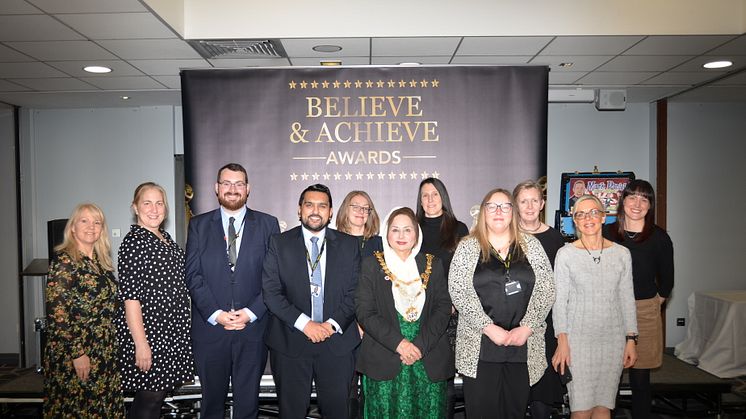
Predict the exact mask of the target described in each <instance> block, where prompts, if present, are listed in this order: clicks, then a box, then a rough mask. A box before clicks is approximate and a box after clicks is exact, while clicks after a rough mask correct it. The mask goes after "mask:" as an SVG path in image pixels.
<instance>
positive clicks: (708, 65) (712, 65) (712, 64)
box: [702, 60, 733, 68]
mask: <svg viewBox="0 0 746 419" xmlns="http://www.w3.org/2000/svg"><path fill="white" fill-rule="evenodd" d="M732 65H733V62H732V61H727V60H723V61H710V62H709V63H705V65H703V66H702V67H704V68H726V67H730V66H732Z"/></svg>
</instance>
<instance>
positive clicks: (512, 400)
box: [464, 360, 531, 419]
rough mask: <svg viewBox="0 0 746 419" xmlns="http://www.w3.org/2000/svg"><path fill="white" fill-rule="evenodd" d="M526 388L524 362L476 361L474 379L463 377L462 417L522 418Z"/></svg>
mask: <svg viewBox="0 0 746 419" xmlns="http://www.w3.org/2000/svg"><path fill="white" fill-rule="evenodd" d="M530 388H531V387H530V385H529V379H528V366H527V365H526V364H524V363H512V362H484V361H482V360H480V361H479V364H478V365H477V378H471V377H466V376H465V377H464V404H465V407H466V416H467V417H468V418H469V419H479V418H504V419H523V418H525V417H526V406H527V405H528V395H529V390H530Z"/></svg>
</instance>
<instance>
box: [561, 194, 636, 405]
mask: <svg viewBox="0 0 746 419" xmlns="http://www.w3.org/2000/svg"><path fill="white" fill-rule="evenodd" d="M605 219H606V214H605V212H604V207H603V205H602V204H601V201H599V200H598V198H596V197H595V196H593V195H583V196H582V197H580V198H579V199H578V201H577V202H576V203H575V207H573V220H574V222H575V229H576V231H577V232H578V236H579V237H580V239H579V240H576V241H575V242H573V243H569V244H566V245H565V246H564V247H563V248H561V249H560V250H559V252H557V258H556V259H555V262H554V269H555V281H556V285H555V286H556V293H557V299H556V302H555V304H554V309H553V320H554V329H555V333H556V335H557V340H558V345H557V351H556V352H555V354H554V356H553V357H552V366H554V369H555V370H557V371H559V372H560V374H564V371H565V369H566V368H568V367H569V368H570V369H571V371H572V377H573V380H572V381H571V382H570V383H569V384H568V385H567V390H568V393H569V395H570V410H571V411H572V416H571V417H572V418H573V419H583V418H594V419H596V418H609V417H610V415H611V409H613V408H614V404H615V401H616V394H617V388H618V386H619V377H620V375H621V373H622V369H623V368H628V367H630V366H632V365H633V364H634V363H635V361H636V360H637V350H636V348H635V345H636V344H637V320H636V317H635V311H636V308H635V296H634V292H633V289H632V259H631V257H630V254H629V250H627V249H626V248H625V247H623V246H620V245H618V244H616V243H613V242H611V241H609V240H605V239H604V238H603V236H602V235H601V227H602V226H603V223H604V221H605Z"/></svg>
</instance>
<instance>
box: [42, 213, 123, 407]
mask: <svg viewBox="0 0 746 419" xmlns="http://www.w3.org/2000/svg"><path fill="white" fill-rule="evenodd" d="M107 231H108V228H107V226H106V219H105V218H104V213H103V212H102V211H101V209H100V208H99V207H98V206H96V205H95V204H91V203H86V204H80V205H78V206H77V207H75V209H74V210H73V212H72V214H71V215H70V218H69V220H68V221H67V225H65V231H64V239H63V242H62V244H60V245H59V246H57V247H55V254H54V257H53V258H52V260H51V262H50V265H49V274H48V276H47V286H46V305H47V320H48V322H47V344H46V356H45V357H44V374H45V377H44V378H45V380H44V394H45V397H44V417H45V418H58V417H76V418H78V417H105V418H120V417H123V416H124V401H123V399H122V392H121V386H120V378H119V368H118V367H117V362H116V352H117V341H116V328H115V327H114V315H115V313H116V293H117V285H116V282H115V280H114V274H113V272H112V263H111V243H110V241H109V236H108V235H107Z"/></svg>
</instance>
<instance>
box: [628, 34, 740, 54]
mask: <svg viewBox="0 0 746 419" xmlns="http://www.w3.org/2000/svg"><path fill="white" fill-rule="evenodd" d="M733 38H734V36H731V35H661V36H649V37H647V38H645V39H643V40H642V41H640V42H639V43H638V44H637V45H635V46H633V47H632V48H630V49H628V50H627V51H624V54H625V55H699V54H703V53H705V52H706V51H708V50H710V49H712V48H715V47H716V46H718V45H720V44H722V43H724V42H727V41H728V40H730V39H733Z"/></svg>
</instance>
